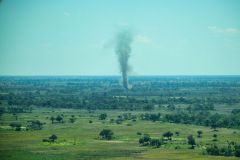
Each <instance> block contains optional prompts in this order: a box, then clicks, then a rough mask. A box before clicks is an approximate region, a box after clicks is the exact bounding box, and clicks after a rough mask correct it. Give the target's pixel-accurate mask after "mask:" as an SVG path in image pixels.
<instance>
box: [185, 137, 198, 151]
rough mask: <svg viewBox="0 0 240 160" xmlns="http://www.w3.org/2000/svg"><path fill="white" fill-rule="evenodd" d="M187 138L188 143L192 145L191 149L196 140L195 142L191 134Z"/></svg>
mask: <svg viewBox="0 0 240 160" xmlns="http://www.w3.org/2000/svg"><path fill="white" fill-rule="evenodd" d="M187 140H188V144H190V145H191V146H192V147H191V149H194V147H195V145H196V142H195V139H194V138H193V136H192V135H189V136H188V137H187Z"/></svg>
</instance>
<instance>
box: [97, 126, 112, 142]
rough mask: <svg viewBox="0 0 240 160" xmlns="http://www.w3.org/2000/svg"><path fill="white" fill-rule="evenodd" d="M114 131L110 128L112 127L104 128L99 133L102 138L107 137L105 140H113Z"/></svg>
mask: <svg viewBox="0 0 240 160" xmlns="http://www.w3.org/2000/svg"><path fill="white" fill-rule="evenodd" d="M113 134H114V133H113V131H112V130H110V129H103V130H102V131H101V132H100V133H99V136H100V137H101V138H102V139H105V140H111V139H112V137H113Z"/></svg>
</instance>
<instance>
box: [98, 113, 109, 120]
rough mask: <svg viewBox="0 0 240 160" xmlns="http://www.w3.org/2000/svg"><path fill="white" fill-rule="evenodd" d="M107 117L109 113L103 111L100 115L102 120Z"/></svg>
mask: <svg viewBox="0 0 240 160" xmlns="http://www.w3.org/2000/svg"><path fill="white" fill-rule="evenodd" d="M106 118H107V114H106V113H102V114H100V115H99V119H100V120H105V119H106Z"/></svg>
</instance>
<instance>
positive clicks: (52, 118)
mask: <svg viewBox="0 0 240 160" xmlns="http://www.w3.org/2000/svg"><path fill="white" fill-rule="evenodd" d="M50 120H51V121H52V124H53V122H54V120H55V118H54V117H53V116H51V118H50Z"/></svg>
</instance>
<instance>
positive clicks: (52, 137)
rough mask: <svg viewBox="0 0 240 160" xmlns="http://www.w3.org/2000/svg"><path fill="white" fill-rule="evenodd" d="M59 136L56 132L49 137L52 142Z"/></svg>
mask: <svg viewBox="0 0 240 160" xmlns="http://www.w3.org/2000/svg"><path fill="white" fill-rule="evenodd" d="M57 138H58V137H57V136H56V135H55V134H53V135H51V136H50V137H48V139H49V140H50V142H55V140H57Z"/></svg>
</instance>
